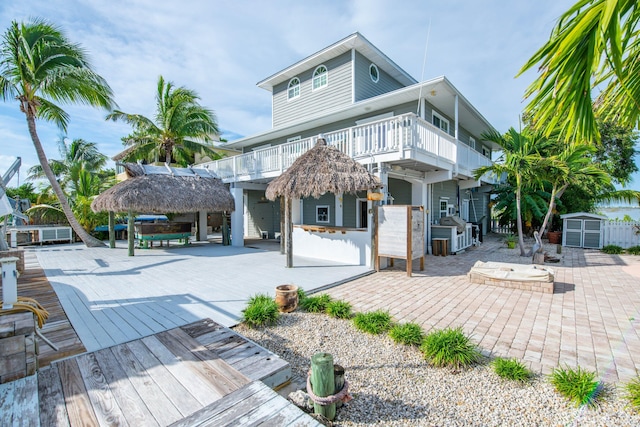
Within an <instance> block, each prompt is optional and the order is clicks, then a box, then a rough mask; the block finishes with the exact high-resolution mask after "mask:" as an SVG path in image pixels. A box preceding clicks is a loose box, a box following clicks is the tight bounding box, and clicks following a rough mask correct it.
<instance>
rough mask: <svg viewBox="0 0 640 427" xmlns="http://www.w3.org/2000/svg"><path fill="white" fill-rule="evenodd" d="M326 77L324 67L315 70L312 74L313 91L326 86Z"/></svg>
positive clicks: (325, 68)
mask: <svg viewBox="0 0 640 427" xmlns="http://www.w3.org/2000/svg"><path fill="white" fill-rule="evenodd" d="M327 75H328V73H327V67H325V66H324V65H321V66H319V67H318V68H316V70H315V71H314V72H313V90H316V89H320V88H323V87H325V86H326V85H327V84H328V81H327Z"/></svg>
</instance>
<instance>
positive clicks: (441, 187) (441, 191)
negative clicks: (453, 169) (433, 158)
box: [431, 181, 458, 224]
mask: <svg viewBox="0 0 640 427" xmlns="http://www.w3.org/2000/svg"><path fill="white" fill-rule="evenodd" d="M432 188H433V192H432V195H433V199H432V201H431V212H432V215H431V217H432V218H433V222H434V224H437V223H438V222H439V219H440V198H441V197H448V198H449V204H451V205H457V204H458V184H456V182H455V181H445V182H438V183H435V184H433V187H432Z"/></svg>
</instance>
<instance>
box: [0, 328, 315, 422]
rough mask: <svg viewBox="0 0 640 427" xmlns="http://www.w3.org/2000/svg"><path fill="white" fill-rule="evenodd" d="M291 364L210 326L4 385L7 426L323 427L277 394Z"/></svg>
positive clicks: (0, 413) (79, 359)
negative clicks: (275, 388) (231, 426)
mask: <svg viewBox="0 0 640 427" xmlns="http://www.w3.org/2000/svg"><path fill="white" fill-rule="evenodd" d="M290 377H291V369H290V367H289V364H288V363H287V362H286V361H284V360H282V359H280V358H279V357H278V356H277V355H275V354H273V353H271V352H269V351H268V350H266V349H264V348H262V347H260V346H258V345H257V344H255V343H253V342H251V341H250V340H248V339H246V338H244V337H242V336H240V335H238V334H236V333H235V332H233V331H232V330H230V329H228V328H226V327H224V326H221V325H218V324H217V323H215V322H213V321H211V320H209V319H204V320H201V321H198V322H194V323H192V324H189V325H185V326H183V327H178V328H174V329H171V330H169V331H165V332H160V333H157V334H154V335H150V336H148V337H144V338H141V339H137V340H134V341H130V342H127V343H123V344H118V345H115V346H112V347H109V348H105V349H101V350H97V351H94V352H91V353H85V354H81V355H77V356H74V357H71V358H68V359H63V360H58V361H54V362H52V363H51V364H50V366H49V367H47V368H45V369H42V370H40V371H39V372H38V373H37V375H33V376H30V377H27V378H23V379H21V380H18V381H13V382H11V383H7V384H2V385H0V425H13V426H20V425H25V426H39V425H40V426H57V425H68V426H77V425H83V426H101V425H122V426H124V425H129V426H168V425H175V426H225V425H238V426H252V425H258V424H264V425H270V426H293V425H295V426H320V425H321V424H319V423H318V422H317V421H315V420H314V419H313V418H312V417H310V416H309V415H307V414H305V413H304V412H303V411H302V410H300V409H299V408H297V407H296V406H294V405H293V404H292V403H290V402H288V401H287V400H286V399H285V398H284V397H282V396H280V395H278V394H277V393H276V392H275V391H274V390H272V386H271V384H275V383H277V382H280V381H282V380H284V381H283V382H282V383H281V384H286V383H287V381H288V380H289V378H290Z"/></svg>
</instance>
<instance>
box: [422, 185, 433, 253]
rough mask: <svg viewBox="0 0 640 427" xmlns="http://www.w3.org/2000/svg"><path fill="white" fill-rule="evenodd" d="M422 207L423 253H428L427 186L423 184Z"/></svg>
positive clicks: (429, 226)
mask: <svg viewBox="0 0 640 427" xmlns="http://www.w3.org/2000/svg"><path fill="white" fill-rule="evenodd" d="M421 187H422V206H423V207H424V253H425V254H427V253H429V231H430V229H431V225H430V224H429V184H427V183H425V182H423V183H422V185H421Z"/></svg>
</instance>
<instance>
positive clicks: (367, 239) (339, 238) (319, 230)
mask: <svg viewBox="0 0 640 427" xmlns="http://www.w3.org/2000/svg"><path fill="white" fill-rule="evenodd" d="M293 253H294V254H295V255H296V256H301V257H307V258H318V259H325V260H327V261H335V262H342V263H345V264H350V265H369V264H370V263H371V236H370V234H369V233H368V230H367V229H366V228H351V227H331V226H324V225H306V224H300V225H294V226H293Z"/></svg>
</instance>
